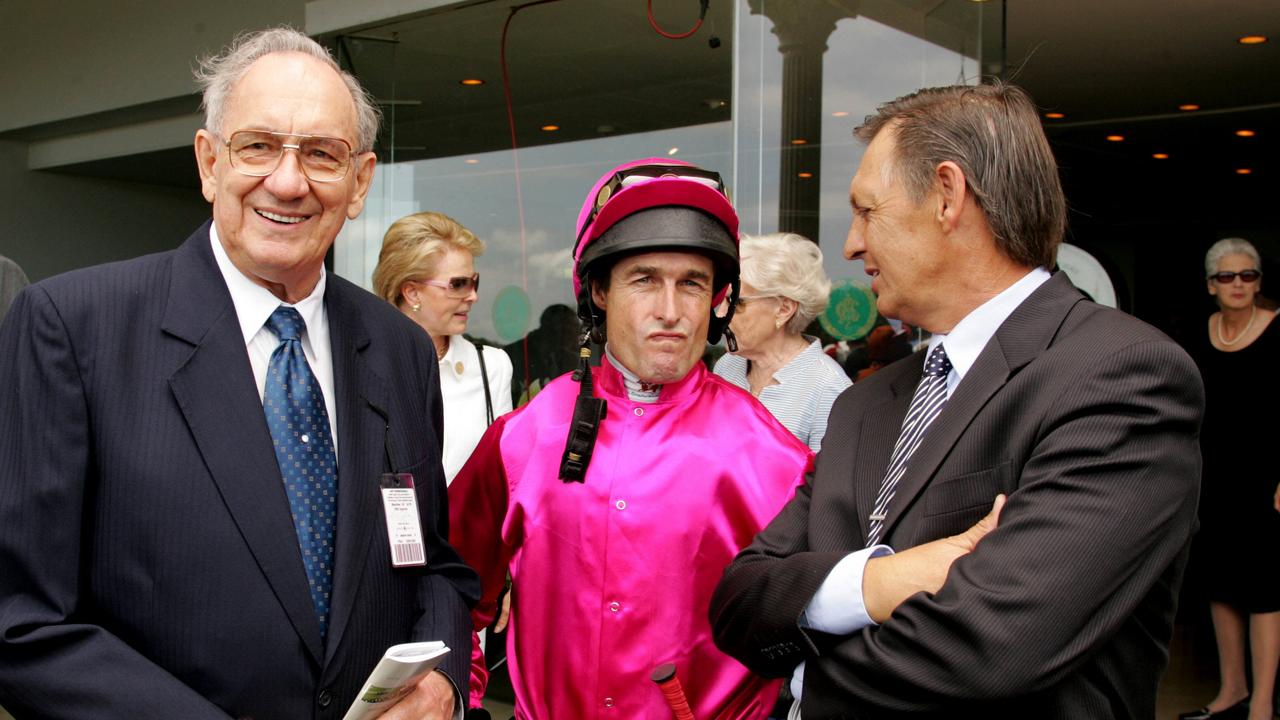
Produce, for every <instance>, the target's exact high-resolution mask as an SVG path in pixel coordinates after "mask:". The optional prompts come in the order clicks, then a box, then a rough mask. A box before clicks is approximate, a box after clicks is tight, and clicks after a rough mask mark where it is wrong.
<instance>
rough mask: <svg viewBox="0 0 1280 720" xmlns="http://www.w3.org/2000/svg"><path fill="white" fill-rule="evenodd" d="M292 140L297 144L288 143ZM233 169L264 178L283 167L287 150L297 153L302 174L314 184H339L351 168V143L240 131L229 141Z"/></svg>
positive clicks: (332, 138)
mask: <svg viewBox="0 0 1280 720" xmlns="http://www.w3.org/2000/svg"><path fill="white" fill-rule="evenodd" d="M288 139H293V140H294V142H285V140H288ZM226 145H227V153H228V155H229V157H230V158H231V167H233V168H235V169H236V170H237V171H238V172H239V173H240V174H242V175H249V176H250V177H264V176H266V175H270V174H271V173H273V172H275V171H276V168H278V167H280V158H282V157H284V151H285V150H290V149H292V150H297V151H298V163H299V164H300V165H301V166H302V174H303V175H306V176H307V179H308V180H314V181H315V182H337V181H339V180H341V179H342V178H344V177H346V175H347V170H349V169H350V168H351V143H348V142H347V141H346V140H343V139H342V138H335V137H325V136H324V135H291V134H289V133H278V132H268V131H266V130H237V131H235V132H233V133H231V137H230V138H228V139H227V140H226Z"/></svg>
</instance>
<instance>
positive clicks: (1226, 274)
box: [1209, 270, 1262, 285]
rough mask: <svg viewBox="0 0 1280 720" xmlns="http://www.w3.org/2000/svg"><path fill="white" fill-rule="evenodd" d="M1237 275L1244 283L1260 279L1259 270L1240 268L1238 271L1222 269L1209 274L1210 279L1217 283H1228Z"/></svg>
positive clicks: (1233, 280) (1260, 273)
mask: <svg viewBox="0 0 1280 720" xmlns="http://www.w3.org/2000/svg"><path fill="white" fill-rule="evenodd" d="M1237 277H1239V278H1240V279H1241V280H1243V281H1244V282H1246V283H1256V282H1258V281H1259V280H1261V279H1262V272H1261V271H1260V270H1241V271H1240V272H1230V271H1223V272H1220V273H1214V274H1212V275H1210V276H1209V279H1210V280H1216V281H1217V282H1218V284H1219V285H1230V284H1231V283H1233V282H1235V280H1236V278H1237Z"/></svg>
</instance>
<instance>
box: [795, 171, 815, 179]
mask: <svg viewBox="0 0 1280 720" xmlns="http://www.w3.org/2000/svg"><path fill="white" fill-rule="evenodd" d="M796 177H801V178H806V179H807V178H811V177H813V173H811V172H799V173H796Z"/></svg>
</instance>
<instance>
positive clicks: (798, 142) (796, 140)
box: [791, 138, 809, 145]
mask: <svg viewBox="0 0 1280 720" xmlns="http://www.w3.org/2000/svg"><path fill="white" fill-rule="evenodd" d="M791 144H792V145H808V144H809V141H808V140H805V139H804V138H792V139H791Z"/></svg>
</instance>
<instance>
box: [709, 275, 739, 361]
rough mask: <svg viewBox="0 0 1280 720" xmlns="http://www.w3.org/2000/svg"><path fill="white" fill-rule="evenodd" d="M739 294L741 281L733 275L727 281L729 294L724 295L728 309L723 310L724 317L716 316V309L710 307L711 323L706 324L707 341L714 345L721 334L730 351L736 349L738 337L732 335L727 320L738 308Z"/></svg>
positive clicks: (735, 350)
mask: <svg viewBox="0 0 1280 720" xmlns="http://www.w3.org/2000/svg"><path fill="white" fill-rule="evenodd" d="M741 294H742V281H741V280H740V279H739V278H736V277H735V278H734V279H733V280H732V281H731V282H730V283H729V294H728V295H727V296H725V301H726V303H727V304H728V306H729V309H728V310H726V311H725V314H724V317H717V316H716V309H715V307H712V308H711V323H710V324H709V325H708V326H707V342H709V343H711V344H712V345H715V344H716V343H718V342H720V336H721V335H723V336H724V340H725V343H726V344H727V345H728V346H729V351H730V352H737V351H738V339H737V338H736V337H734V336H733V331H732V330H730V329H729V321H730V320H733V312H734V311H735V310H737V309H738V296H739V295H741Z"/></svg>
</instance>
